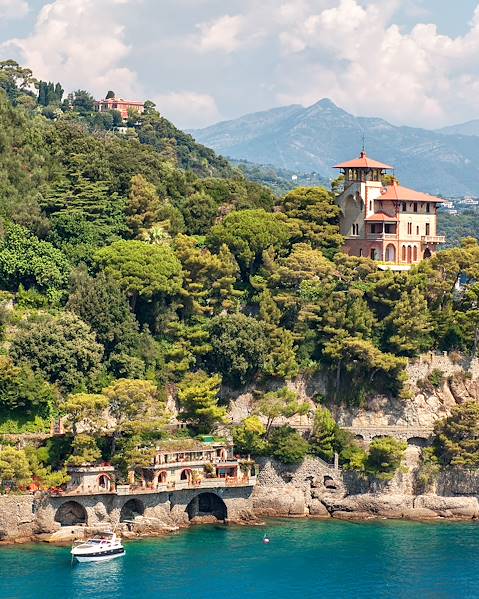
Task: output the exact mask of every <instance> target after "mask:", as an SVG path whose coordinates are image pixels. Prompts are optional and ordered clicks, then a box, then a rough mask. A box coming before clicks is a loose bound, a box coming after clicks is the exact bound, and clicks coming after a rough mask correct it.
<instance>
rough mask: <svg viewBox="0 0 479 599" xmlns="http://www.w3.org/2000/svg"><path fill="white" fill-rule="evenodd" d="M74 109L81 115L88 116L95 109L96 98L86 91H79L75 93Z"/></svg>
mask: <svg viewBox="0 0 479 599" xmlns="http://www.w3.org/2000/svg"><path fill="white" fill-rule="evenodd" d="M72 107H73V110H76V111H77V112H79V113H80V114H88V113H90V112H92V111H93V109H94V107H95V98H94V97H93V96H92V95H91V94H90V93H89V92H87V91H85V90H84V89H77V90H76V91H75V92H73V99H72Z"/></svg>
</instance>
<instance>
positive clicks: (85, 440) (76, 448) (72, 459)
mask: <svg viewBox="0 0 479 599" xmlns="http://www.w3.org/2000/svg"><path fill="white" fill-rule="evenodd" d="M72 450H73V453H72V454H71V455H70V456H69V457H68V459H67V460H66V464H67V465H69V466H89V465H94V464H96V463H97V462H98V461H99V459H100V458H101V451H100V450H99V449H98V445H97V442H96V441H95V439H94V437H92V436H90V435H86V434H84V433H82V434H80V435H77V436H76V437H75V438H74V439H73V443H72Z"/></svg>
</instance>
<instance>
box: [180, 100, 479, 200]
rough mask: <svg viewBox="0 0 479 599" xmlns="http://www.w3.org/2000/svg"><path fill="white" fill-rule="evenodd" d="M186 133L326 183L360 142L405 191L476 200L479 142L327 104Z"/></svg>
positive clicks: (292, 108)
mask: <svg viewBox="0 0 479 599" xmlns="http://www.w3.org/2000/svg"><path fill="white" fill-rule="evenodd" d="M464 125H465V124H464ZM457 127H459V126H457ZM190 133H191V134H192V135H193V136H194V137H195V139H197V140H198V141H199V142H200V143H202V144H205V145H207V146H209V147H211V148H213V149H214V150H215V151H217V152H219V153H220V154H223V155H225V156H229V157H231V158H234V159H237V160H241V159H244V160H248V161H251V162H256V163H259V164H272V165H274V166H277V167H280V168H285V169H290V170H298V171H301V172H308V171H316V172H319V173H320V174H321V175H323V176H325V177H329V178H333V177H334V176H335V175H336V172H335V171H334V169H333V168H332V166H333V165H334V164H337V163H338V162H341V161H343V160H347V159H350V158H353V157H354V155H355V154H357V153H359V150H360V148H361V145H362V140H363V136H364V137H365V139H366V146H367V151H368V154H369V155H371V156H373V157H374V158H376V159H378V160H381V161H384V162H387V163H390V164H393V165H394V166H395V167H396V170H397V174H398V177H399V179H400V180H401V181H402V182H403V183H404V184H405V185H408V186H410V187H416V188H418V189H421V190H422V191H427V192H429V193H434V194H443V195H452V196H454V195H464V194H472V195H475V194H476V195H479V139H478V138H477V137H475V136H474V135H464V134H457V133H454V132H446V131H444V130H428V129H421V128H416V127H408V126H396V125H393V124H391V123H389V122H388V121H386V120H385V119H382V118H379V117H357V116H354V115H352V114H351V113H349V112H347V111H346V110H344V109H342V108H341V107H339V106H337V105H336V104H335V103H334V102H333V101H332V100H330V99H329V98H323V99H321V100H319V101H318V102H315V103H314V104H312V105H311V106H308V107H303V106H300V105H298V104H291V105H288V106H283V107H276V108H273V109H271V110H265V111H260V112H255V113H250V114H247V115H244V116H242V117H239V118H237V119H232V120H229V121H224V122H221V123H216V124H214V125H211V126H209V127H206V128H204V129H197V130H193V131H190Z"/></svg>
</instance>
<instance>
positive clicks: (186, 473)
mask: <svg viewBox="0 0 479 599" xmlns="http://www.w3.org/2000/svg"><path fill="white" fill-rule="evenodd" d="M191 476H192V472H191V469H190V468H185V469H184V470H182V471H181V474H180V480H191Z"/></svg>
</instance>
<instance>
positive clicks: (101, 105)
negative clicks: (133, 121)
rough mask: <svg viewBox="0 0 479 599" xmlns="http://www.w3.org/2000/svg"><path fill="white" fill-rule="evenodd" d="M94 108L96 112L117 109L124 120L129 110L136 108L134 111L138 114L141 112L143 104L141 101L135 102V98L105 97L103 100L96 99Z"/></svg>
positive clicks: (143, 108) (143, 107)
mask: <svg viewBox="0 0 479 599" xmlns="http://www.w3.org/2000/svg"><path fill="white" fill-rule="evenodd" d="M96 109H97V111H98V112H108V111H110V110H117V111H118V112H119V113H120V114H121V118H122V119H123V120H124V121H126V120H127V118H128V111H129V110H136V112H138V113H139V114H143V112H144V111H145V105H144V104H143V102H136V101H135V100H124V99H123V98H105V99H104V100H98V101H97V102H96Z"/></svg>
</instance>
